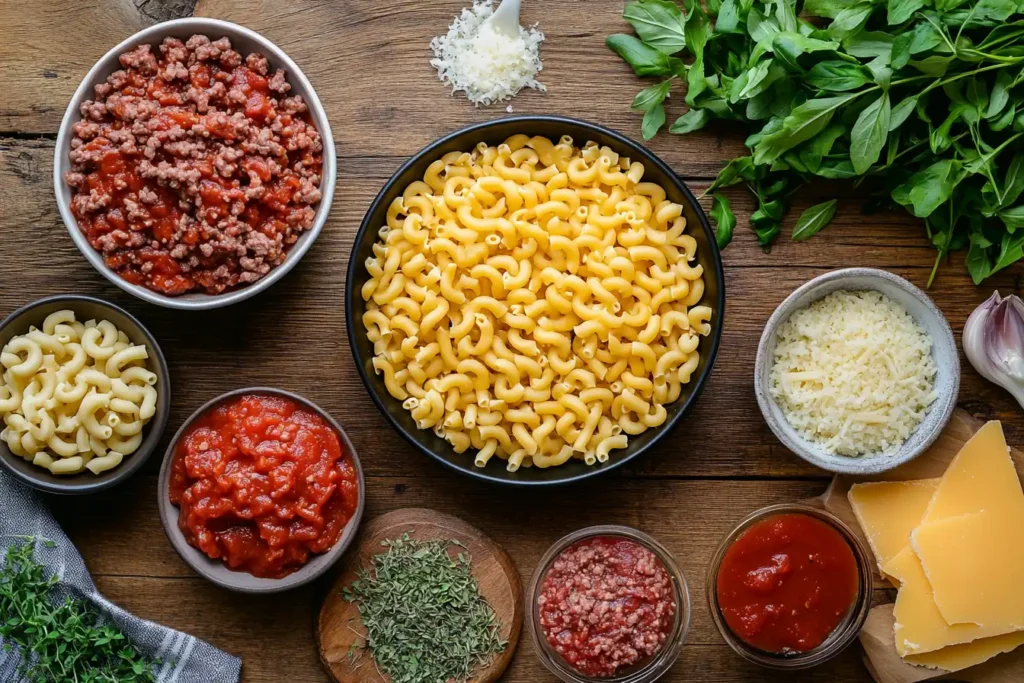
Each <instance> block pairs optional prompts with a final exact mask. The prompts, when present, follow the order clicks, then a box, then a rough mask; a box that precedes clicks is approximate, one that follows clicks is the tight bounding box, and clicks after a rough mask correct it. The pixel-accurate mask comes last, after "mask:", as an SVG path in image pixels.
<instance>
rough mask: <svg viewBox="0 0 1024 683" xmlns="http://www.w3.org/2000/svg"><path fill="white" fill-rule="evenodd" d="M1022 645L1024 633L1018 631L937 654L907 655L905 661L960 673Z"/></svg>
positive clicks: (952, 647) (943, 649)
mask: <svg viewBox="0 0 1024 683" xmlns="http://www.w3.org/2000/svg"><path fill="white" fill-rule="evenodd" d="M1021 645H1024V631H1017V632H1016V633H1005V634H1003V635H1001V636H994V637H992V638H982V639H981V640H976V641H974V642H973V643H964V644H963V645H950V646H949V647H944V648H942V649H941V650H936V651H935V652H926V653H925V654H923V655H907V656H906V657H905V658H904V659H905V661H907V662H909V663H911V664H913V665H915V666H924V667H927V668H929V669H942V670H943V671H960V670H961V669H967V668H969V667H972V666H977V665H978V664H981V663H982V662H987V661H988V660H990V659H992V658H993V657H995V656H996V655H999V654H1002V653H1004V652H1010V651H1011V650H1014V649H1016V648H1018V647H1020V646H1021Z"/></svg>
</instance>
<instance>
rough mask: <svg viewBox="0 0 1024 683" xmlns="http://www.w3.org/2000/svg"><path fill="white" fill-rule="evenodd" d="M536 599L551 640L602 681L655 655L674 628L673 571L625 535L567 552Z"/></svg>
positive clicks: (597, 539)
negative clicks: (670, 574) (670, 571)
mask: <svg viewBox="0 0 1024 683" xmlns="http://www.w3.org/2000/svg"><path fill="white" fill-rule="evenodd" d="M537 601H538V605H539V606H540V623H541V626H542V627H543V630H544V637H545V639H546V640H547V642H548V644H550V645H551V647H552V648H554V650H555V651H556V652H558V654H560V655H561V656H562V658H563V659H564V660H565V661H566V662H567V663H568V664H569V665H570V666H572V667H573V668H574V669H576V670H577V671H579V672H580V673H582V674H584V675H587V676H592V677H596V678H607V677H609V676H614V675H615V674H616V673H617V672H619V671H620V670H625V669H627V668H630V667H632V666H634V665H636V664H638V663H639V662H642V661H644V660H648V659H650V658H651V657H653V656H654V655H656V654H657V653H658V652H659V651H660V650H661V648H662V646H663V645H664V643H665V640H666V639H667V638H668V635H669V634H670V633H671V632H672V628H673V626H674V625H675V615H676V600H675V590H674V588H673V585H672V578H671V577H670V576H669V573H668V570H667V569H665V565H664V564H663V563H662V561H661V559H659V558H658V556H657V555H655V554H654V553H653V552H652V551H651V550H649V549H648V548H646V547H644V546H643V545H640V544H639V543H637V542H635V541H632V540H629V539H625V538H618V537H612V536H607V537H602V536H598V537H595V538H589V539H586V540H583V541H580V542H578V543H574V544H573V545H571V546H569V547H568V548H566V549H565V550H563V551H562V552H561V553H560V554H559V555H558V557H557V558H555V561H554V562H553V563H552V565H551V568H550V569H549V570H548V573H547V574H546V575H545V576H544V580H543V581H542V582H541V586H540V595H539V597H538V599H537Z"/></svg>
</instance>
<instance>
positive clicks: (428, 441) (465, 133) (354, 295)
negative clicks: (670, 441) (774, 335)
mask: <svg viewBox="0 0 1024 683" xmlns="http://www.w3.org/2000/svg"><path fill="white" fill-rule="evenodd" d="M520 133H525V134H526V135H542V136H545V137H547V138H549V139H552V140H554V141H557V140H558V139H559V138H560V137H561V136H563V135H570V136H572V138H573V140H574V141H575V142H576V144H577V145H582V143H585V142H587V141H588V140H593V141H595V142H597V143H598V144H600V145H607V146H608V147H610V148H611V149H613V150H615V151H616V152H618V153H619V154H621V155H623V156H627V157H629V158H630V159H631V160H634V161H640V162H642V163H643V164H644V166H645V167H646V169H647V170H646V173H645V174H644V180H645V181H652V182H655V183H657V184H659V185H661V186H662V187H663V188H665V191H666V193H667V195H668V199H670V200H672V201H674V202H678V203H679V204H682V206H683V215H684V216H685V217H686V222H687V225H688V226H689V228H690V229H689V230H688V231H687V234H689V235H692V236H693V237H694V238H695V239H696V240H697V262H698V263H700V264H701V265H702V266H704V284H705V290H704V300H703V302H702V303H704V304H706V305H708V306H710V307H711V309H712V313H713V315H712V317H711V334H710V335H709V336H708V337H707V338H705V339H703V340H701V347H700V348H701V358H700V365H698V366H697V370H696V371H695V372H694V375H693V378H692V380H691V381H690V383H689V384H687V385H685V386H684V387H683V393H682V394H681V395H680V397H679V399H678V400H677V401H676V402H675V403H672V404H669V405H667V406H665V407H666V409H667V410H668V419H667V420H666V422H665V424H663V425H662V426H660V427H657V428H655V429H649V430H647V431H646V432H644V433H643V434H640V435H639V436H631V437H630V438H629V446H628V447H627V448H625V449H623V450H616V451H614V452H613V453H612V456H611V458H609V460H608V462H606V463H604V464H599V465H589V466H588V465H585V464H583V462H582V461H579V460H576V459H573V460H570V461H569V462H567V463H565V464H564V465H561V466H558V467H549V468H546V469H540V468H537V467H523V468H520V469H519V471H517V472H508V471H507V470H506V469H505V468H504V467H503V466H501V465H500V464H499V463H500V462H501V461H500V460H497V459H495V462H492V463H490V464H489V465H488V466H487V467H485V468H479V467H476V466H474V465H473V457H472V455H471V454H470V453H468V452H467V453H462V454H459V453H456V452H455V450H454V449H453V448H452V447H451V446H450V445H449V444H448V442H447V441H445V440H444V439H442V438H440V437H438V436H436V435H435V434H434V433H433V432H432V431H424V430H420V429H417V427H416V425H415V423H414V421H413V419H412V416H411V415H410V414H409V412H408V411H407V410H405V409H403V408H402V402H401V401H399V400H397V399H395V398H393V397H392V396H391V395H390V394H389V393H388V392H387V389H386V388H385V387H384V381H383V378H381V377H379V376H378V375H377V374H375V373H374V371H373V366H372V364H371V363H372V361H373V345H372V344H371V343H370V340H369V339H368V338H367V336H366V330H365V328H364V327H363V323H362V317H363V313H365V312H366V302H365V301H363V298H362V296H361V295H360V291H361V288H362V285H363V284H364V283H365V282H366V281H367V279H368V278H369V274H368V273H367V272H366V268H365V265H364V264H365V262H366V259H367V258H368V257H369V256H371V254H372V246H373V243H374V242H376V241H377V239H378V235H377V231H378V230H379V229H380V227H381V226H383V225H385V224H386V222H387V221H386V219H385V214H386V213H387V209H388V206H390V205H391V202H392V201H394V199H395V198H396V197H398V196H400V195H401V194H402V192H403V191H404V190H405V188H406V187H407V186H408V185H409V184H411V183H412V182H413V181H416V180H422V178H423V174H424V172H425V171H426V170H427V166H429V165H430V164H431V163H432V162H434V161H435V160H437V159H440V158H441V157H442V156H443V155H445V154H447V153H448V152H452V151H456V150H460V151H467V152H468V151H472V149H473V147H474V146H475V145H476V144H477V143H479V142H486V143H488V144H497V143H500V142H502V141H504V140H505V139H506V138H508V137H511V136H512V135H516V134H520ZM346 282H347V285H346V287H345V317H346V325H347V330H348V339H349V343H350V344H351V345H352V355H353V356H354V358H355V362H356V367H357V368H358V369H359V375H360V377H362V378H363V383H364V384H365V385H366V389H367V391H368V392H369V394H370V397H371V398H372V399H373V402H374V403H376V404H377V407H378V408H379V409H380V411H381V412H382V413H383V414H384V416H385V417H387V419H388V420H389V421H390V422H391V424H392V425H393V426H394V428H395V429H397V430H398V431H399V433H400V434H402V436H404V437H405V438H406V439H407V440H408V441H409V443H411V444H413V445H414V446H416V448H418V449H419V450H421V451H422V452H423V453H425V454H427V455H429V456H430V457H432V458H434V459H435V460H438V461H439V462H441V463H443V464H445V465H447V466H448V467H451V468H452V469H455V470H458V471H459V472H462V473H463V474H468V475H470V476H472V477H475V478H477V479H482V480H485V481H491V482H496V483H500V484H511V485H518V486H542V485H551V484H564V483H566V482H570V481H578V480H581V479H586V478H588V477H593V476H597V475H599V474H602V473H604V472H608V471H610V470H613V469H615V468H616V467H619V466H620V465H623V464H625V463H627V462H629V461H630V460H632V459H633V458H635V457H637V456H638V455H640V454H641V453H643V452H644V451H646V450H647V449H649V448H650V447H651V446H653V445H654V444H655V443H657V442H658V441H660V440H661V439H662V438H663V437H665V436H666V435H667V434H668V433H669V431H670V430H671V429H672V428H673V427H674V426H675V425H676V424H677V423H678V422H679V421H680V420H681V419H682V417H683V416H684V415H685V414H686V413H687V412H689V410H690V407H691V406H692V405H693V404H694V402H695V401H696V400H697V397H698V396H700V393H701V390H702V389H703V388H704V385H705V383H706V382H707V379H708V377H709V376H710V374H711V368H712V367H713V366H714V364H715V356H716V355H717V354H718V345H719V342H720V340H721V337H722V318H723V314H724V312H725V276H724V273H723V272H722V256H721V254H720V253H719V251H718V246H717V244H716V243H715V234H714V231H713V230H712V229H711V225H710V224H709V223H708V219H707V216H706V215H705V214H704V210H703V209H701V207H700V205H699V204H698V203H697V200H696V198H695V197H694V196H693V193H692V192H690V190H689V188H687V187H686V185H685V184H683V182H682V181H680V180H679V178H678V177H677V176H676V174H675V173H673V172H672V169H671V168H669V167H668V165H667V164H665V162H663V161H662V160H661V159H659V158H658V157H656V156H655V155H654V154H652V153H651V152H650V151H649V150H647V149H646V148H645V147H643V146H642V145H640V144H638V143H636V142H633V141H632V140H630V139H629V138H626V137H624V136H622V135H619V134H618V133H616V132H614V131H611V130H608V129H607V128H603V127H601V126H597V125H594V124H592V123H587V122H585V121H580V120H577V119H571V118H566V117H561V116H512V117H508V118H503V119H497V120H495V121H489V122H487V123H481V124H477V125H474V126H470V127H468V128H463V129H462V130H458V131H455V132H454V133H451V134H450V135H447V136H445V137H443V138H441V139H440V140H438V141H436V142H434V143H432V144H430V145H428V146H427V147H425V148H424V149H422V150H421V151H420V152H418V153H417V154H416V155H415V156H413V157H412V158H411V159H409V161H407V162H406V163H405V164H403V165H402V167H401V168H400V169H398V171H397V172H396V173H395V174H394V175H393V176H391V179H390V180H389V181H388V182H387V184H385V185H384V188H383V189H382V190H381V191H380V194H378V195H377V198H376V199H375V200H374V202H373V204H372V205H371V206H370V210H369V211H368V212H367V213H366V217H365V218H363V223H362V225H360V226H359V233H358V234H357V235H356V239H355V244H354V245H353V247H352V255H351V257H350V259H349V264H348V275H347V280H346Z"/></svg>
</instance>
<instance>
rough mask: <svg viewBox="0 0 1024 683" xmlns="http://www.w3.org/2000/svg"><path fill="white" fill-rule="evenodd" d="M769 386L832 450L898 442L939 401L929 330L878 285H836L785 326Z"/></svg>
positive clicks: (855, 451) (791, 417)
mask: <svg viewBox="0 0 1024 683" xmlns="http://www.w3.org/2000/svg"><path fill="white" fill-rule="evenodd" d="M776 337H777V341H776V346H775V355H774V364H773V365H772V368H771V372H770V375H769V393H770V394H771V395H772V397H773V398H774V399H775V401H776V403H777V404H778V405H779V407H780V408H781V409H782V412H783V414H784V415H785V416H786V420H787V421H788V422H789V424H790V425H792V426H793V428H794V429H796V430H797V432H799V433H800V434H801V435H802V436H803V437H804V438H806V439H808V440H810V441H814V442H816V443H820V444H822V446H823V447H824V449H825V450H826V452H828V453H837V454H840V455H848V456H859V455H865V454H881V453H890V452H894V451H896V450H898V449H899V447H900V446H902V445H903V443H904V442H905V441H906V440H907V439H908V438H909V437H910V435H911V434H912V433H913V431H914V430H915V429H916V428H917V426H918V425H919V424H920V423H921V420H923V419H924V417H925V415H926V413H927V409H928V406H929V405H931V404H932V402H933V401H935V398H936V392H935V371H936V368H935V361H934V359H933V358H932V353H931V351H932V340H931V337H929V336H928V333H927V332H925V330H924V329H923V328H922V327H921V326H920V325H919V324H918V323H917V321H916V320H914V318H913V316H911V315H910V314H909V313H907V311H906V310H905V309H904V308H903V307H902V306H900V305H899V304H898V303H896V302H894V301H893V300H891V299H889V298H888V297H886V296H884V295H883V294H881V293H880V292H876V291H863V292H848V291H837V292H833V293H831V294H829V295H827V296H826V297H824V298H823V299H820V300H819V301H816V302H814V303H813V304H811V305H810V306H807V307H806V308H803V309H801V310H799V311H797V312H796V313H794V314H793V315H791V316H790V318H789V319H788V320H786V321H785V322H784V323H782V324H781V325H780V326H779V329H778V332H777V334H776Z"/></svg>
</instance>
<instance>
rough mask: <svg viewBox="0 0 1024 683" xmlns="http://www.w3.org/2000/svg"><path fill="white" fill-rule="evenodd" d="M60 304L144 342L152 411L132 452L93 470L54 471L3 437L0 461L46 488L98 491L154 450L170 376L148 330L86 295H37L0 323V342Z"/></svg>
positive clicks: (167, 401)
mask: <svg viewBox="0 0 1024 683" xmlns="http://www.w3.org/2000/svg"><path fill="white" fill-rule="evenodd" d="M64 309H70V310H72V311H74V312H75V316H76V317H77V318H78V320H79V321H80V322H85V321H86V320H90V319H93V318H95V319H105V320H109V321H110V322H112V323H114V325H115V326H116V327H117V329H119V330H121V331H122V332H124V333H125V334H126V335H128V337H129V338H130V339H131V340H132V342H133V343H135V344H144V345H145V346H147V347H148V348H149V359H148V360H147V361H146V368H147V369H149V370H150V371H151V372H154V373H156V377H157V381H156V391H157V400H156V415H154V416H153V419H152V420H150V421H149V424H147V425H146V426H145V427H143V432H142V433H143V437H142V444H141V445H140V446H139V448H138V449H137V450H136V451H135V452H134V453H132V454H130V455H127V456H125V459H124V462H122V463H121V464H120V465H118V466H117V467H115V468H114V469H112V470H108V471H106V472H103V473H101V474H98V475H97V474H93V473H92V472H89V471H85V472H81V473H79V474H73V475H70V476H57V475H55V474H51V473H50V472H49V471H48V470H46V469H43V468H42V467H39V466H38V465H33V464H32V463H31V462H28V461H26V460H25V459H23V458H20V457H18V456H17V455H15V454H14V453H12V452H11V451H10V449H9V448H8V447H7V444H6V443H4V442H3V441H0V465H2V466H3V467H4V469H6V470H7V471H8V472H10V473H11V474H12V475H14V477H16V478H17V479H18V480H20V481H21V482H23V483H25V484H28V485H29V486H31V487H32V488H35V489H38V490H40V491H46V492H47V493H59V494H65V495H80V494H85V493H95V492H97V491H102V490H104V489H108V488H110V487H111V486H114V485H116V484H119V483H121V482H123V481H125V480H126V479H128V478H129V477H131V476H132V475H133V474H135V473H136V472H138V471H139V469H140V468H141V467H142V466H143V465H144V464H146V461H147V460H148V459H149V456H151V455H153V451H155V450H156V447H157V444H158V443H159V442H160V437H161V436H163V433H164V428H165V427H166V426H167V418H168V417H169V416H170V414H171V378H170V372H168V370H167V361H166V360H164V354H163V352H162V351H161V350H160V345H159V344H157V341H156V338H155V337H154V336H153V335H152V334H150V332H149V330H147V329H146V328H145V327H144V326H143V325H142V323H140V322H139V321H138V320H136V319H135V317H134V316H132V315H131V314H130V313H128V312H127V311H125V310H124V309H122V308H118V307H117V306H115V305H113V304H111V303H107V302H106V301H102V300H101V299H95V298H93V297H91V296H80V295H77V294H63V295H58V296H51V297H47V298H45V299H39V300H38V301H34V302H32V303H30V304H28V305H27V306H23V307H22V308H19V309H18V310H16V311H15V312H14V313H11V314H10V315H9V316H7V318H6V319H5V320H4V321H3V322H2V323H0V347H3V346H4V345H6V344H7V342H9V341H10V340H11V339H12V338H14V337H16V336H18V335H20V334H25V333H26V332H28V329H29V327H31V326H33V325H34V326H36V327H40V326H41V325H42V324H43V319H44V318H45V317H46V316H48V315H50V314H51V313H55V312H57V311H62V310H64ZM2 428H3V422H2V421H0V429H2Z"/></svg>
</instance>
